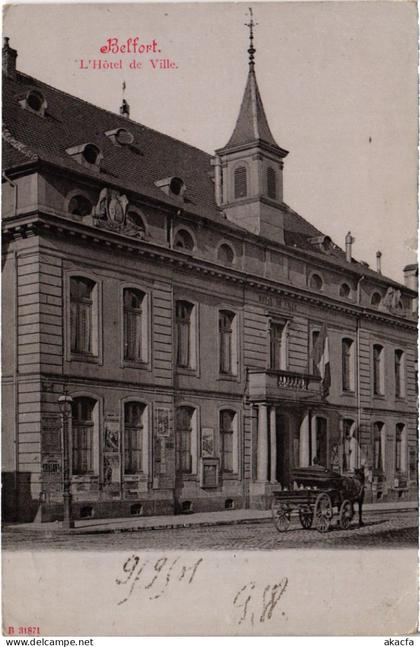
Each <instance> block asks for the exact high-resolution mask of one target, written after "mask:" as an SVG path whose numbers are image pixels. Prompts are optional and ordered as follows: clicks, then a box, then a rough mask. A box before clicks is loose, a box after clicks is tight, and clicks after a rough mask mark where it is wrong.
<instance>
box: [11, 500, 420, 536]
mask: <svg viewBox="0 0 420 647" xmlns="http://www.w3.org/2000/svg"><path fill="white" fill-rule="evenodd" d="M413 510H418V508H417V507H416V508H414V507H409V506H406V507H401V508H391V509H388V510H381V509H380V508H376V509H373V510H365V514H374V515H376V514H398V513H401V514H402V513H406V512H412V511H413ZM356 513H357V512H356ZM270 520H271V513H270V512H268V513H267V515H266V516H265V517H255V518H248V519H230V520H223V521H221V520H219V521H217V520H216V519H214V520H207V521H192V520H191V521H190V522H188V521H186V522H180V523H171V524H162V523H159V522H157V523H155V524H153V525H150V526H149V525H147V526H143V525H137V526H129V527H120V528H98V529H95V528H92V529H89V527H85V528H73V529H71V530H69V531H63V529H62V528H39V527H38V528H33V529H32V528H30V527H28V526H26V527H25V528H19V527H17V526H13V528H12V529H11V532H18V533H25V532H29V533H34V532H35V533H39V534H40V535H43V536H44V537H45V536H48V535H56V536H59V535H61V536H69V535H108V534H119V533H127V532H140V531H143V532H144V531H149V530H176V529H179V528H194V527H195V528H204V527H212V526H235V525H254V524H261V523H266V522H267V521H270ZM5 529H7V526H6V527H5V528H3V531H4V530H5Z"/></svg>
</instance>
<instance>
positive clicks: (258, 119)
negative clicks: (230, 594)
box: [2, 40, 417, 520]
mask: <svg viewBox="0 0 420 647" xmlns="http://www.w3.org/2000/svg"><path fill="white" fill-rule="evenodd" d="M253 55H254V50H253V48H252V44H251V51H250V64H249V74H248V79H247V83H246V88H245V92H244V96H243V99H242V103H241V106H240V110H239V116H238V119H237V123H236V126H235V128H234V132H233V134H232V137H231V138H230V140H229V142H228V143H227V145H226V146H225V147H224V148H223V149H220V150H218V151H216V153H215V155H214V156H210V155H208V154H206V153H204V152H202V151H200V150H197V149H196V148H194V147H192V146H189V145H187V144H184V143H182V142H180V141H178V140H175V139H173V138H171V137H168V136H166V135H163V134H161V133H158V132H156V131H153V130H150V129H148V128H146V127H145V126H143V125H141V124H138V123H136V122H134V121H132V120H131V119H130V118H129V108H128V106H127V104H125V105H123V106H122V109H121V114H119V115H118V114H113V113H111V112H109V111H106V110H103V109H101V108H98V107H96V106H94V105H91V104H89V103H87V102H85V101H82V100H81V99H79V98H77V97H73V96H70V95H68V94H66V93H64V92H61V91H59V90H57V89H55V88H52V87H50V86H48V85H46V84H44V83H42V82H41V81H38V80H37V79H34V78H32V77H29V76H27V75H25V74H22V73H20V72H19V71H17V70H16V57H17V53H16V51H15V50H13V49H12V48H11V47H10V46H9V44H8V42H7V40H6V42H5V45H4V47H3V82H4V91H3V92H4V128H3V155H4V159H3V177H2V181H3V309H2V312H3V435H2V438H3V450H2V455H3V506H4V512H3V514H4V519H5V520H12V519H14V520H32V519H35V518H36V519H40V520H52V519H60V518H62V515H63V451H64V448H63V439H62V426H63V425H62V422H63V421H62V419H61V417H60V412H59V407H58V398H59V397H60V396H61V395H62V394H63V393H67V394H68V395H70V396H71V398H72V411H71V417H70V420H69V430H70V433H69V446H68V447H67V450H68V452H69V456H70V466H71V492H72V514H73V516H74V518H76V519H77V518H83V517H91V516H97V517H110V516H130V515H141V514H144V515H149V514H170V513H179V512H194V511H200V510H201V511H204V510H217V509H228V508H241V507H258V508H264V507H267V506H269V504H270V497H271V492H272V490H273V489H278V488H279V487H293V483H292V476H291V472H292V470H293V468H294V467H298V466H301V467H302V466H309V465H311V464H313V463H314V462H315V463H319V464H322V465H325V466H326V467H329V468H332V469H334V470H336V471H338V472H340V473H351V472H353V471H354V469H355V468H356V467H359V466H364V468H365V474H366V479H367V480H366V483H367V498H368V500H369V499H370V500H375V501H378V500H384V501H385V500H392V499H395V498H412V497H415V496H416V492H417V432H416V422H417V413H416V411H417V392H416V370H417V369H416V362H417V347H416V342H417V330H416V321H417V315H416V312H417V305H416V299H417V267H416V266H408V267H407V268H406V269H405V276H406V281H405V285H401V284H399V283H396V282H395V281H393V280H390V279H388V278H386V277H384V276H383V275H382V274H381V272H380V271H374V270H373V269H371V268H369V267H368V266H367V265H366V264H364V263H358V262H356V261H355V260H354V259H353V258H352V253H351V246H352V242H353V240H352V237H351V235H350V234H349V235H348V236H347V238H346V241H345V250H342V249H341V248H340V247H339V246H337V245H336V244H335V243H334V242H333V241H332V240H331V239H330V238H329V237H328V236H326V235H324V234H322V232H320V231H319V230H317V229H316V228H315V227H314V226H312V225H311V224H310V223H308V222H307V221H306V220H304V218H302V216H300V215H299V214H298V213H296V212H295V211H293V210H292V209H291V208H290V207H289V206H287V205H286V204H285V203H284V201H283V166H284V160H285V158H286V156H287V151H286V150H284V149H283V148H281V147H280V146H278V144H277V143H276V142H275V140H274V138H273V136H272V134H271V131H270V128H269V125H268V123H267V119H266V116H265V112H264V107H263V104H262V100H261V96H260V93H259V90H258V85H257V80H256V75H255V69H254V60H253V59H254V56H253Z"/></svg>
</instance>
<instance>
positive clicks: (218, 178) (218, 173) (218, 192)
mask: <svg viewBox="0 0 420 647" xmlns="http://www.w3.org/2000/svg"><path fill="white" fill-rule="evenodd" d="M210 164H211V165H212V166H214V193H215V200H216V204H217V205H218V206H219V207H220V205H221V204H222V201H223V186H222V182H223V179H222V166H221V163H220V157H219V156H217V155H216V157H213V158H212V159H211V160H210Z"/></svg>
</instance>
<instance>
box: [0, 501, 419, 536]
mask: <svg viewBox="0 0 420 647" xmlns="http://www.w3.org/2000/svg"><path fill="white" fill-rule="evenodd" d="M416 509H417V501H401V502H400V501H395V502H394V501H393V502H390V503H367V504H365V505H364V506H363V512H366V513H379V512H388V513H395V512H405V511H408V510H416ZM355 512H356V514H357V505H356V506H355ZM267 519H271V510H243V509H241V510H221V511H218V512H196V513H193V514H180V515H167V516H156V517H135V518H131V517H130V518H126V517H125V518H122V519H81V520H78V521H75V524H74V525H75V527H74V529H73V530H71V531H65V532H71V533H73V534H86V533H89V534H91V533H93V534H103V533H112V532H134V531H136V530H162V529H173V528H190V527H193V526H222V525H233V524H244V523H260V522H263V521H265V520H267ZM4 530H5V531H12V532H15V531H17V532H25V531H26V532H34V531H35V532H37V531H39V532H43V533H47V534H48V533H51V532H54V533H55V532H64V531H63V529H62V528H61V522H60V521H52V522H48V523H36V522H33V523H19V524H17V523H16V524H7V525H5V526H4Z"/></svg>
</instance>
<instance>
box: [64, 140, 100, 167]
mask: <svg viewBox="0 0 420 647" xmlns="http://www.w3.org/2000/svg"><path fill="white" fill-rule="evenodd" d="M66 153H67V154H68V155H70V156H71V157H73V158H74V159H75V160H76V162H78V163H79V164H82V165H83V166H86V167H87V168H90V169H95V170H97V169H99V167H100V164H101V160H102V158H103V155H102V153H101V151H100V149H99V148H98V147H97V146H96V145H95V144H90V143H89V144H81V145H80V146H72V147H71V148H67V149H66Z"/></svg>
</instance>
